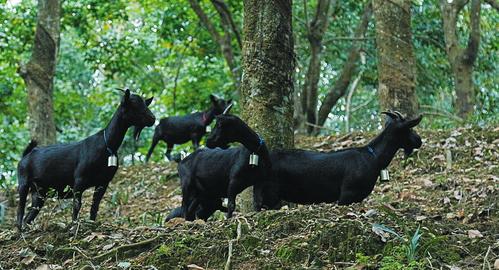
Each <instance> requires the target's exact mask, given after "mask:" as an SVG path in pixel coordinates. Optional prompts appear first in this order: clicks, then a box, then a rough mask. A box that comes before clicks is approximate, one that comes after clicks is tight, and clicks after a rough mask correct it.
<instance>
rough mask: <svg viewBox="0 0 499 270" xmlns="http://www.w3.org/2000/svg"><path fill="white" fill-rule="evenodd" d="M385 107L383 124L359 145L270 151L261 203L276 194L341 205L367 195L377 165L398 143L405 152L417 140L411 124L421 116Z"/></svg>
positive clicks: (275, 198) (272, 202) (390, 155)
mask: <svg viewBox="0 0 499 270" xmlns="http://www.w3.org/2000/svg"><path fill="white" fill-rule="evenodd" d="M384 113H385V114H387V115H388V118H387V122H386V127H385V129H384V130H383V131H382V132H381V134H379V135H378V136H377V137H376V138H375V139H373V140H372V141H371V142H369V144H368V145H366V146H364V147H357V148H350V149H345V150H340V151H335V152H330V153H319V152H313V151H304V150H278V151H273V152H272V153H271V161H272V173H271V180H270V181H269V182H268V183H269V184H268V185H267V186H266V187H265V190H264V195H261V196H262V197H264V199H263V200H264V205H265V206H267V207H270V208H275V207H276V206H277V205H278V202H279V201H280V200H285V201H288V202H294V203H300V204H313V203H321V202H326V203H332V202H338V204H340V205H346V204H351V203H355V202H360V201H362V200H363V199H365V198H366V197H367V196H369V194H371V192H372V190H373V188H374V185H375V183H376V180H377V179H378V175H379V174H380V171H381V170H382V169H385V168H386V167H387V166H388V165H389V164H390V162H391V160H392V159H393V157H394V155H395V153H396V152H397V150H398V149H399V148H402V149H404V151H405V153H406V155H410V154H411V153H412V151H413V150H414V149H415V148H419V147H421V144H422V142H421V138H420V137H419V135H418V134H417V133H416V132H414V131H413V130H412V128H413V127H414V126H416V125H418V124H419V122H420V121H421V119H422V116H419V117H418V118H416V119H413V120H406V119H404V118H403V117H402V116H401V115H400V114H399V113H397V112H384ZM269 185H270V186H269ZM276 190H277V191H276ZM271 191H273V192H271ZM276 192H277V193H278V194H279V195H278V196H276V194H275V193H276Z"/></svg>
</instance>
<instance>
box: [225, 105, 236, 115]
mask: <svg viewBox="0 0 499 270" xmlns="http://www.w3.org/2000/svg"><path fill="white" fill-rule="evenodd" d="M232 105H234V104H233V103H230V104H229V106H227V107H225V110H224V112H223V113H222V114H228V113H229V112H230V109H232Z"/></svg>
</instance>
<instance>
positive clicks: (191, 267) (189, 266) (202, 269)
mask: <svg viewBox="0 0 499 270" xmlns="http://www.w3.org/2000/svg"><path fill="white" fill-rule="evenodd" d="M187 269H194V270H204V268H203V267H201V266H199V265H195V264H189V265H187Z"/></svg>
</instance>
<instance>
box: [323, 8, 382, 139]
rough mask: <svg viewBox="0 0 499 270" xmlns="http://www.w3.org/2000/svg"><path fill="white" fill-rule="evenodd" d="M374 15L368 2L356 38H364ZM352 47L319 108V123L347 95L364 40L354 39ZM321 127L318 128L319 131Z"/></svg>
mask: <svg viewBox="0 0 499 270" xmlns="http://www.w3.org/2000/svg"><path fill="white" fill-rule="evenodd" d="M371 15H372V5H371V2H368V3H367V4H366V6H365V7H364V11H363V13H362V18H361V20H360V23H359V25H358V26H357V29H355V34H354V36H353V37H354V38H355V39H360V38H363V37H364V35H365V34H366V31H367V27H368V25H369V20H370V18H371ZM352 43H353V44H352V47H351V48H350V52H349V53H348V58H347V60H346V61H345V64H343V69H342V70H341V73H340V76H339V77H338V80H336V82H335V83H334V85H333V87H332V88H331V90H329V92H328V93H327V95H326V97H325V98H324V101H323V102H322V104H321V107H320V109H319V115H318V120H317V125H319V126H322V125H324V123H325V122H326V120H327V117H328V115H329V113H330V112H331V109H332V108H333V107H334V105H336V103H337V102H338V100H339V99H340V98H341V97H342V96H344V95H345V93H346V92H347V89H348V85H350V82H351V81H352V77H353V75H354V74H355V68H356V67H357V62H358V59H359V53H360V49H361V47H362V42H360V41H352ZM318 131H319V129H317V130H316V132H318Z"/></svg>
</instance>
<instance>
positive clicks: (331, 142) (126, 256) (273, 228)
mask: <svg viewBox="0 0 499 270" xmlns="http://www.w3.org/2000/svg"><path fill="white" fill-rule="evenodd" d="M419 134H420V135H421V137H422V138H423V147H422V148H421V149H420V150H419V151H417V152H415V153H414V154H413V155H412V157H410V158H409V159H403V157H402V154H401V153H399V155H397V156H396V158H395V159H394V160H393V161H392V163H391V165H390V167H389V171H390V176H391V179H390V181H388V182H378V183H377V185H376V187H375V190H374V191H373V193H372V194H371V195H370V196H369V197H368V198H367V199H366V200H364V201H363V202H362V203H359V204H354V205H350V206H337V205H331V204H320V205H313V206H298V207H291V208H289V207H284V208H283V209H281V210H275V211H262V212H260V213H250V214H245V215H243V214H240V213H236V215H235V217H234V218H232V219H230V220H226V219H225V218H224V216H223V215H222V214H221V213H219V212H217V213H216V214H215V216H214V217H212V219H211V220H209V221H208V222H203V221H195V222H185V221H184V220H183V219H173V220H171V221H170V222H167V223H164V222H163V220H164V218H165V216H166V215H167V214H168V213H169V210H170V209H171V208H174V207H176V206H179V205H180V202H181V196H180V190H179V188H178V186H179V181H178V175H177V173H176V164H174V163H156V164H148V165H136V166H131V167H124V168H120V170H119V172H118V174H117V176H116V177H115V179H114V180H113V182H112V183H111V185H110V187H109V189H108V191H107V193H106V195H105V199H104V200H103V202H102V203H101V209H100V212H99V215H98V221H97V222H90V221H88V213H89V206H90V202H91V192H90V191H87V192H86V193H85V195H84V207H83V208H82V211H81V215H82V218H81V219H80V220H81V221H80V222H78V223H77V224H72V223H71V200H56V199H50V200H49V201H48V202H47V203H46V205H45V207H44V208H43V209H42V211H41V213H40V215H39V216H38V218H37V219H36V220H35V223H34V224H33V225H32V226H31V227H30V228H29V229H28V230H27V231H25V232H24V233H22V234H19V233H18V232H17V230H15V229H14V226H13V222H14V212H15V203H14V205H13V206H11V207H9V208H8V209H7V218H6V222H5V223H3V224H1V225H0V269H11V268H15V269H224V268H225V267H226V265H227V264H230V266H231V267H232V269H345V268H349V269H452V270H457V269H499V215H498V200H499V162H498V161H499V150H498V149H499V127H496V128H489V129H485V130H484V129H480V128H462V129H456V130H452V131H442V130H440V131H419ZM373 135H374V134H364V135H361V134H357V133H354V134H350V135H348V136H339V137H334V136H329V137H317V138H309V137H299V138H297V142H296V146H297V147H299V148H305V149H314V150H318V151H330V150H335V149H342V148H345V147H350V146H357V145H363V144H365V143H366V142H367V141H368V139H369V138H371V137H372V136H373ZM448 151H450V153H451V156H452V163H451V164H448V160H447V158H446V156H447V154H448V153H446V152H448ZM2 196H3V197H4V198H1V197H2ZM6 196H8V194H6V195H5V194H4V195H0V201H2V200H6V199H7V198H5V197H6ZM229 258H230V259H229ZM228 261H229V262H228ZM226 269H227V268H226Z"/></svg>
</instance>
